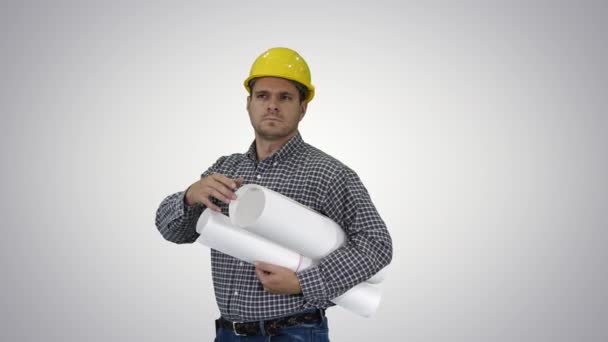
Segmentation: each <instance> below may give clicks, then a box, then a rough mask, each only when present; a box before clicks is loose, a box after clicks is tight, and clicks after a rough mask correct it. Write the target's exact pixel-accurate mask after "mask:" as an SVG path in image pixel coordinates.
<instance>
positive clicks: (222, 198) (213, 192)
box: [208, 186, 230, 204]
mask: <svg viewBox="0 0 608 342" xmlns="http://www.w3.org/2000/svg"><path fill="white" fill-rule="evenodd" d="M208 192H209V196H213V197H215V198H217V199H218V200H220V201H222V202H224V203H226V204H229V203H230V197H228V196H230V195H228V196H227V195H225V194H224V193H223V192H221V191H219V190H218V189H216V188H214V187H213V186H209V190H208Z"/></svg>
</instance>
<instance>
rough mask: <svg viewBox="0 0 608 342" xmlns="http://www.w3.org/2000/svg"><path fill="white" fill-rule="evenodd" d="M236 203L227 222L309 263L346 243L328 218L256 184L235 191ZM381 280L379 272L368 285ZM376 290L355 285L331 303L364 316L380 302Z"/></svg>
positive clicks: (343, 234)
mask: <svg viewBox="0 0 608 342" xmlns="http://www.w3.org/2000/svg"><path fill="white" fill-rule="evenodd" d="M236 195H237V200H234V201H231V202H230V205H229V208H228V210H229V213H230V221H231V222H232V223H233V224H234V225H236V226H238V227H241V228H244V229H246V230H248V231H250V232H252V233H254V234H256V235H259V236H263V237H265V238H267V239H268V240H271V241H274V242H277V243H279V244H280V245H281V246H284V247H287V248H288V249H290V250H293V251H296V252H298V253H300V254H301V255H304V256H307V257H309V258H311V259H312V260H313V262H319V261H320V260H321V259H322V258H323V257H325V256H327V255H328V254H329V253H331V252H333V251H334V250H335V249H337V248H339V247H341V246H342V245H343V244H344V243H345V241H346V235H345V233H344V231H343V230H342V227H340V225H338V224H337V223H336V222H334V221H332V220H331V219H330V218H328V217H326V216H323V215H321V214H319V213H318V212H316V211H314V210H312V209H310V208H308V207H306V206H304V205H302V204H300V203H298V202H296V201H294V200H293V199H291V198H289V197H287V196H284V195H282V194H280V193H278V192H275V191H272V190H270V189H267V188H265V187H263V186H260V185H256V184H247V185H244V186H242V187H241V188H240V189H238V190H237V191H236ZM383 279H384V272H382V270H381V271H380V272H378V273H377V274H376V275H374V276H372V277H371V278H370V279H369V280H368V282H372V283H379V282H381V281H382V280H383ZM380 298H381V293H380V289H379V288H377V287H374V286H371V285H369V284H359V285H357V286H355V287H354V288H353V289H351V290H349V291H348V292H346V293H345V294H343V295H342V296H340V297H338V298H336V300H337V301H338V302H341V303H342V304H339V303H338V302H336V301H335V300H332V302H334V303H336V304H338V305H340V306H343V307H345V308H348V309H349V310H350V311H353V312H355V313H357V314H360V315H362V316H364V317H369V316H370V315H371V314H372V313H373V312H375V311H376V310H377V308H378V305H379V303H380Z"/></svg>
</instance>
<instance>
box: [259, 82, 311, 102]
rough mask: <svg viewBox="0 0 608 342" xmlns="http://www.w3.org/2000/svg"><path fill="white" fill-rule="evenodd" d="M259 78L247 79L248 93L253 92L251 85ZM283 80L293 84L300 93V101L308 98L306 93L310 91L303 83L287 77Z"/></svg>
mask: <svg viewBox="0 0 608 342" xmlns="http://www.w3.org/2000/svg"><path fill="white" fill-rule="evenodd" d="M259 79H260V77H256V78H254V79H252V80H251V81H249V95H251V92H253V85H254V84H255V82H257V80H259ZM285 80H287V81H289V82H290V83H291V84H293V85H294V87H296V89H297V90H298V94H299V95H300V103H301V102H302V101H306V99H307V98H308V93H310V91H309V90H308V88H306V86H305V85H303V84H302V83H300V82H298V81H294V80H289V79H286V78H285Z"/></svg>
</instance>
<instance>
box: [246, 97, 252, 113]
mask: <svg viewBox="0 0 608 342" xmlns="http://www.w3.org/2000/svg"><path fill="white" fill-rule="evenodd" d="M250 104H251V95H249V96H247V105H246V106H245V109H247V111H249V105H250Z"/></svg>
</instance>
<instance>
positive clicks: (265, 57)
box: [244, 47, 315, 102]
mask: <svg viewBox="0 0 608 342" xmlns="http://www.w3.org/2000/svg"><path fill="white" fill-rule="evenodd" d="M265 76H271V77H281V78H285V79H288V80H292V81H296V82H298V83H301V84H303V85H304V86H305V87H306V88H307V89H308V97H307V98H306V102H310V101H311V100H312V98H313V97H314V96H315V87H314V86H313V85H312V83H310V69H308V64H306V61H305V60H304V58H302V56H300V55H299V54H298V53H297V52H295V51H294V50H292V49H288V48H283V47H275V48H272V49H268V50H267V51H266V52H264V53H263V54H261V55H260V56H259V57H258V58H257V59H256V60H255V62H253V65H252V66H251V71H250V72H249V77H247V79H246V80H245V82H244V84H245V88H246V89H247V91H248V92H249V93H251V89H249V81H251V80H252V79H254V78H258V77H265Z"/></svg>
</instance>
